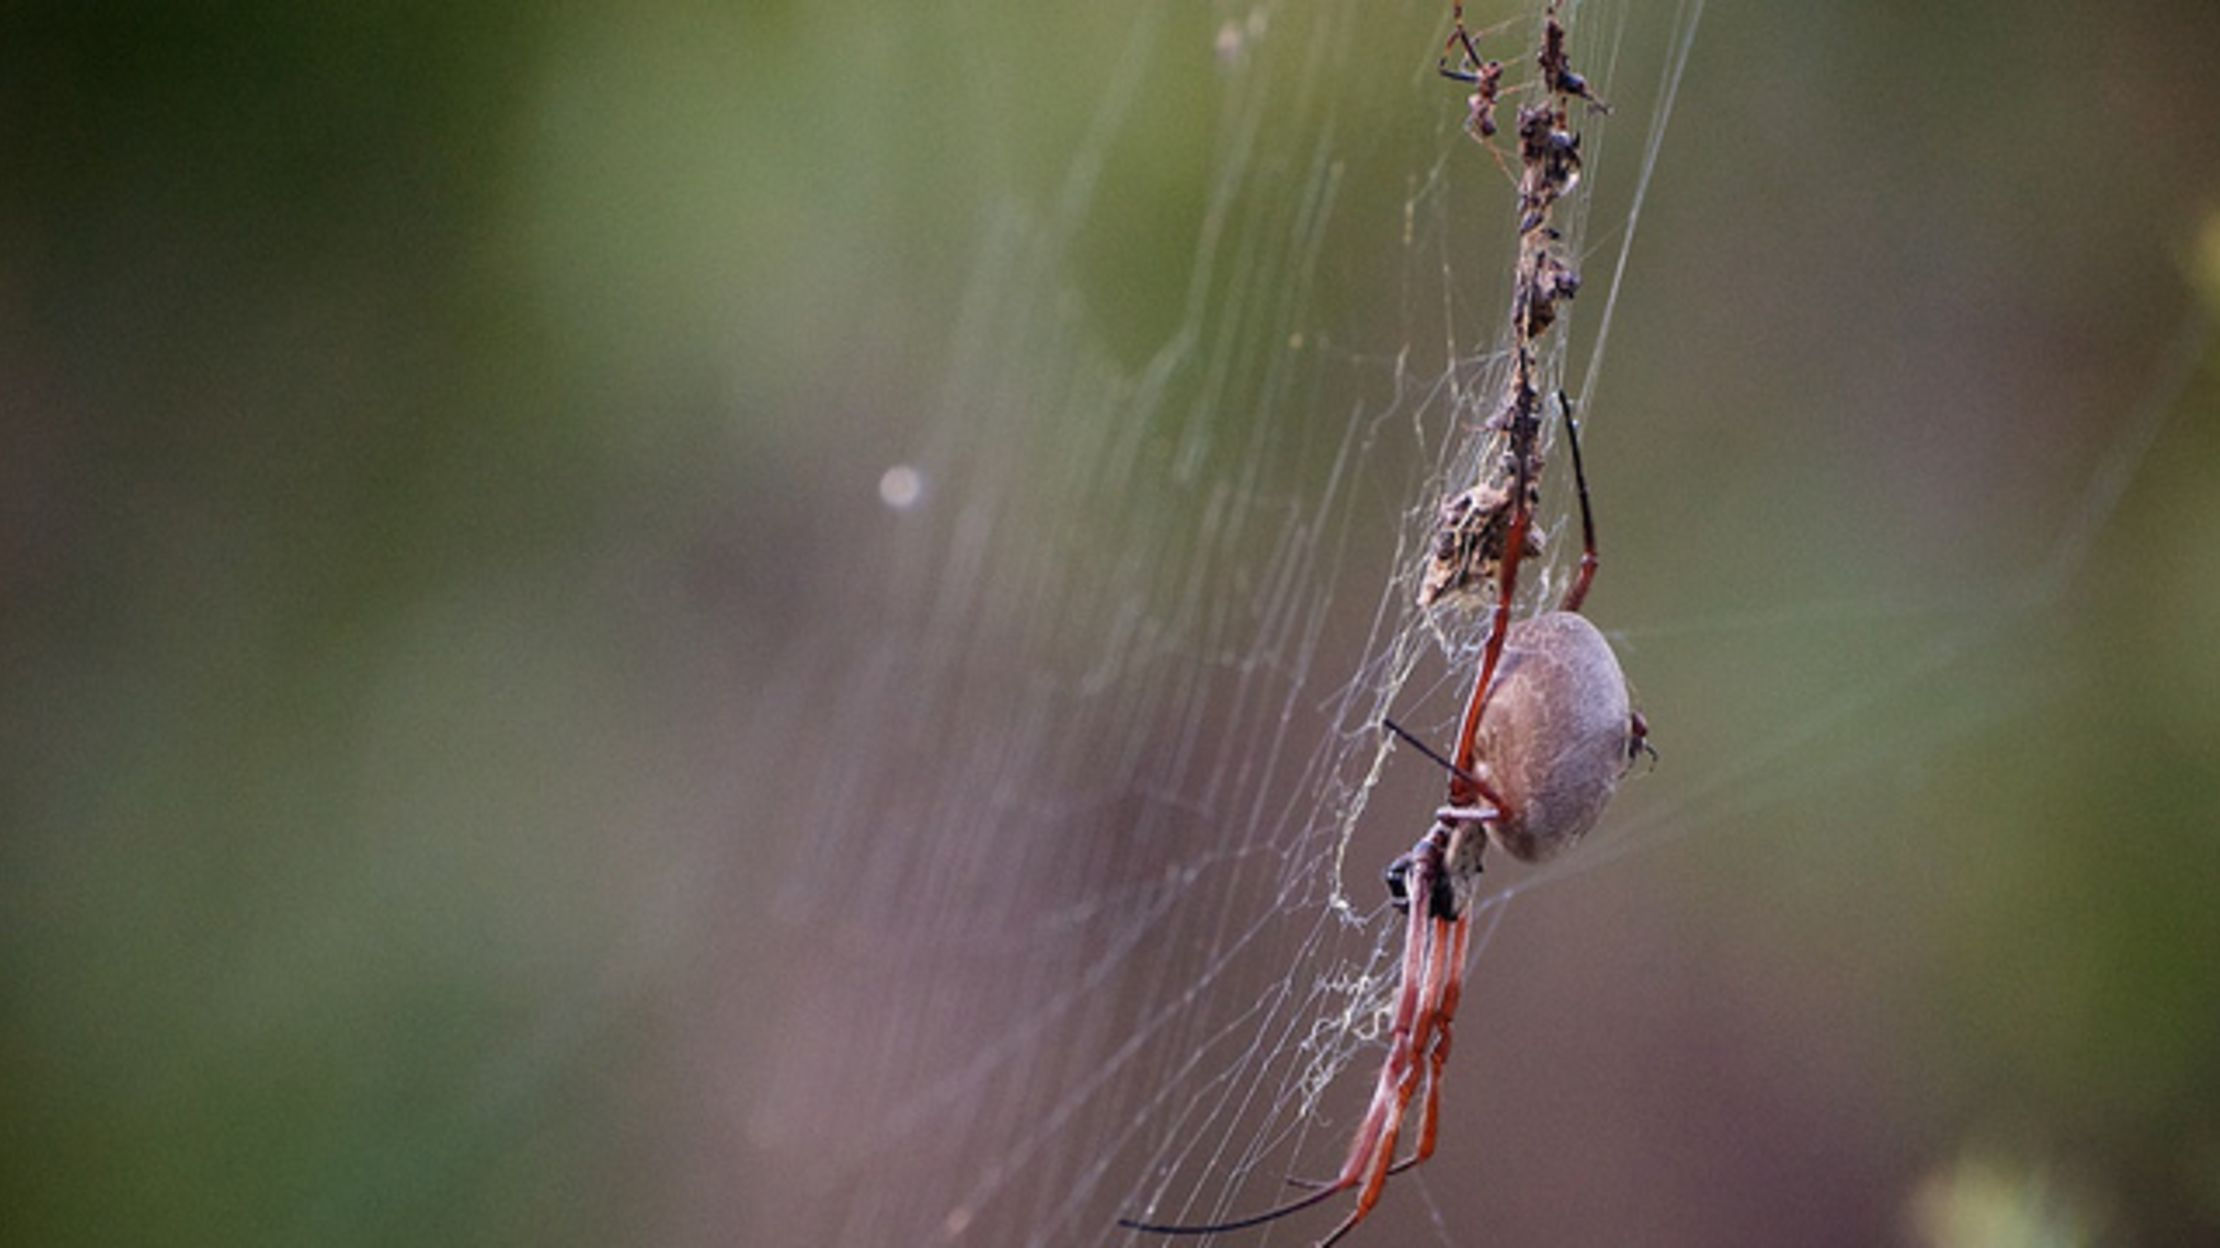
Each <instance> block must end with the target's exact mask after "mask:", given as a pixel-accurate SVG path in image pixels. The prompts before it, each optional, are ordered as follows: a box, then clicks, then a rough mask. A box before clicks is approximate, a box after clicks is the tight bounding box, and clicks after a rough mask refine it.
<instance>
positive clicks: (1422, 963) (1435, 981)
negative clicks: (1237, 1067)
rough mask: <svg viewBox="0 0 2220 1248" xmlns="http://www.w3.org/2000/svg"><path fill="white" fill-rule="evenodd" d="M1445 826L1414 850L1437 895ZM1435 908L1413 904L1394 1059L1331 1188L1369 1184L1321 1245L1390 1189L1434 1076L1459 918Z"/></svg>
mask: <svg viewBox="0 0 2220 1248" xmlns="http://www.w3.org/2000/svg"><path fill="white" fill-rule="evenodd" d="M1440 831H1442V825H1440V824H1436V825H1435V827H1434V828H1433V829H1432V830H1431V831H1429V832H1428V834H1427V837H1426V839H1425V840H1424V841H1421V842H1420V848H1419V849H1417V850H1414V851H1413V852H1412V854H1411V859H1412V861H1411V868H1410V873H1409V885H1408V886H1409V888H1410V891H1411V893H1412V895H1414V896H1416V895H1421V894H1424V895H1428V896H1431V895H1432V894H1433V893H1434V892H1435V890H1436V885H1437V883H1438V881H1439V880H1440V878H1441V876H1442V874H1443V867H1444V861H1443V850H1444V845H1443V841H1442V838H1439V837H1437V836H1436V833H1438V832H1440ZM1431 911H1432V907H1431V906H1428V907H1427V908H1425V909H1423V910H1422V909H1420V908H1419V907H1417V906H1413V907H1411V922H1410V927H1409V929H1408V931H1407V932H1406V933H1405V936H1404V944H1403V990H1402V994H1401V997H1400V998H1399V1000H1398V1001H1397V1004H1396V1011H1395V1015H1396V1016H1395V1031H1394V1039H1393V1040H1392V1041H1390V1043H1389V1046H1388V1056H1387V1060H1386V1061H1385V1062H1384V1063H1382V1064H1381V1067H1380V1082H1379V1086H1378V1087H1377V1088H1375V1089H1374V1090H1373V1093H1372V1107H1371V1108H1370V1109H1369V1110H1368V1111H1366V1113H1365V1117H1364V1124H1363V1125H1362V1126H1360V1127H1359V1128H1358V1129H1357V1136H1356V1139H1355V1140H1353V1141H1351V1143H1350V1149H1349V1159H1348V1161H1346V1162H1344V1163H1343V1164H1342V1167H1341V1174H1340V1175H1339V1177H1337V1178H1336V1179H1335V1180H1334V1184H1333V1186H1332V1187H1330V1188H1328V1189H1327V1190H1328V1191H1335V1190H1339V1189H1341V1188H1344V1187H1354V1186H1356V1185H1357V1183H1358V1182H1359V1181H1360V1180H1361V1181H1362V1183H1363V1187H1362V1189H1361V1190H1360V1191H1359V1192H1358V1194H1357V1203H1356V1205H1355V1206H1354V1207H1353V1208H1351V1209H1350V1210H1349V1216H1348V1217H1346V1218H1343V1219H1342V1220H1341V1224H1340V1225H1338V1226H1336V1227H1334V1229H1333V1230H1331V1231H1328V1232H1327V1233H1326V1237H1325V1238H1324V1239H1321V1240H1319V1241H1318V1244H1317V1248H1330V1245H1332V1244H1333V1243H1334V1242H1335V1241H1337V1240H1339V1239H1340V1238H1341V1237H1342V1236H1344V1235H1346V1234H1348V1233H1349V1232H1350V1230H1352V1229H1353V1228H1354V1227H1355V1226H1356V1225H1357V1223H1359V1222H1362V1221H1364V1219H1365V1215H1367V1214H1369V1213H1371V1212H1372V1207H1373V1206H1374V1205H1377V1204H1379V1203H1380V1193H1381V1192H1382V1191H1383V1190H1385V1189H1386V1187H1387V1180H1388V1175H1389V1174H1390V1173H1392V1171H1393V1169H1394V1162H1395V1142H1396V1139H1397V1138H1398V1137H1399V1136H1400V1135H1401V1134H1402V1130H1403V1116H1404V1114H1405V1113H1406V1112H1408V1111H1409V1109H1410V1105H1411V1100H1412V1099H1413V1098H1414V1097H1415V1096H1417V1094H1418V1085H1419V1082H1420V1081H1421V1080H1422V1079H1424V1078H1426V1077H1427V1070H1428V1068H1427V1067H1426V1065H1424V1064H1423V1063H1421V1062H1420V1060H1419V1057H1420V1055H1421V1054H1422V1053H1425V1052H1427V1051H1428V1050H1429V1049H1430V1048H1431V1047H1432V1043H1433V1031H1434V1025H1435V1023H1436V1022H1437V1021H1439V1019H1440V1017H1441V993H1442V991H1443V987H1444V976H1445V967H1444V965H1443V958H1444V955H1445V954H1446V953H1447V952H1448V950H1447V948H1446V946H1445V944H1444V942H1443V941H1442V940H1441V939H1440V934H1441V933H1442V932H1443V931H1445V930H1447V929H1448V928H1450V927H1453V926H1454V924H1453V923H1450V922H1447V921H1445V920H1442V919H1438V918H1435V917H1433V915H1432V913H1431Z"/></svg>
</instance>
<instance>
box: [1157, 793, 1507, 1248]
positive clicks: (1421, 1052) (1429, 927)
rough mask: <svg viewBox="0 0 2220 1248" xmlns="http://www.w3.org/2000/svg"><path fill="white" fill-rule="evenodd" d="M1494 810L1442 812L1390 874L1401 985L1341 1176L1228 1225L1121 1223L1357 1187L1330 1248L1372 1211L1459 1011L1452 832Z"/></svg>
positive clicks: (1427, 1125)
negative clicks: (1401, 915)
mask: <svg viewBox="0 0 2220 1248" xmlns="http://www.w3.org/2000/svg"><path fill="white" fill-rule="evenodd" d="M1473 784H1474V785H1475V786H1476V787H1477V788H1479V789H1481V790H1483V791H1484V790H1485V789H1486V786H1485V785H1481V784H1479V782H1478V780H1477V779H1474V780H1473ZM1493 813H1494V809H1493V808H1492V807H1476V808H1471V809H1464V808H1444V809H1443V810H1442V811H1440V812H1439V813H1437V814H1436V816H1435V820H1434V826H1433V827H1431V828H1429V829H1428V830H1427V833H1426V835H1425V836H1424V837H1423V838H1421V839H1420V841H1419V843H1418V844H1417V845H1416V846H1414V847H1412V849H1411V852H1410V853H1409V854H1407V855H1405V856H1404V858H1402V859H1401V860H1399V861H1398V863H1397V866H1396V868H1395V871H1394V874H1393V875H1392V876H1391V880H1392V881H1393V883H1392V885H1391V887H1394V888H1395V890H1396V892H1397V894H1398V895H1399V896H1402V897H1404V898H1406V899H1407V900H1408V903H1409V913H1410V919H1409V924H1408V927H1407V929H1406V932H1405V935H1404V940H1403V965H1402V969H1401V975H1402V981H1401V984H1400V986H1399V987H1398V989H1397V995H1396V1002H1395V1014H1394V1021H1393V1023H1392V1025H1391V1033H1390V1039H1389V1041H1388V1055H1387V1059H1386V1060H1385V1061H1384V1062H1382V1063H1381V1066H1380V1079H1379V1083H1378V1084H1377V1086H1375V1087H1374V1089H1373V1093H1372V1103H1371V1104H1370V1105H1369V1106H1368V1107H1367V1108H1366V1110H1365V1115H1364V1121H1363V1122H1362V1123H1361V1124H1359V1126H1358V1127H1357V1131H1356V1135H1355V1137H1354V1138H1353V1139H1352V1140H1351V1141H1350V1145H1349V1155H1348V1158H1347V1160H1346V1161H1344V1162H1343V1163H1342V1166H1341V1172H1340V1173H1339V1174H1337V1175H1335V1176H1334V1178H1333V1180H1332V1181H1331V1182H1328V1183H1325V1184H1323V1185H1321V1186H1320V1187H1319V1188H1318V1190H1316V1191H1314V1192H1312V1193H1310V1194H1309V1195H1307V1196H1304V1197H1303V1198H1302V1199H1300V1200H1295V1201H1291V1202H1289V1203H1287V1204H1284V1205H1281V1206H1279V1207H1277V1208H1274V1209H1269V1210H1266V1211H1265V1212H1263V1213H1259V1214H1255V1215H1252V1216H1250V1217H1246V1218H1239V1219H1236V1220H1234V1221H1230V1222H1212V1223H1207V1224H1196V1225H1174V1224H1166V1223H1151V1222H1140V1221H1136V1220H1134V1219H1131V1218H1121V1219H1119V1220H1118V1224H1119V1225H1120V1226H1123V1227H1126V1228H1127V1229H1129V1230H1136V1231H1145V1232H1149V1233H1152V1234H1158V1235H1208V1234H1216V1233H1218V1232H1221V1231H1237V1230H1241V1229H1243V1228H1245V1227H1251V1226H1257V1225H1259V1224H1261V1223H1265V1222H1270V1221H1273V1220H1275V1219H1278V1218H1283V1217H1286V1216H1287V1215H1288V1214H1291V1213H1296V1212H1299V1211H1301V1210H1304V1209H1308V1208H1310V1207H1311V1206H1312V1205H1316V1204H1319V1203H1320V1202H1322V1201H1325V1200H1327V1199H1328V1198H1330V1197H1332V1196H1335V1195H1337V1194H1339V1193H1341V1192H1345V1191H1348V1190H1349V1189H1350V1188H1354V1187H1360V1185H1361V1190H1360V1191H1359V1193H1358V1195H1357V1202H1356V1206H1355V1207H1354V1208H1353V1209H1351V1210H1350V1211H1349V1216H1348V1217H1347V1218H1344V1219H1343V1220H1342V1222H1341V1224H1340V1225H1339V1226H1336V1227H1335V1228H1334V1229H1333V1230H1332V1231H1331V1232H1329V1233H1328V1234H1327V1235H1326V1237H1325V1238H1324V1239H1321V1240H1319V1241H1318V1248H1327V1245H1330V1244H1332V1243H1334V1242H1335V1241H1336V1240H1338V1239H1340V1238H1341V1237H1342V1236H1343V1235H1345V1234H1347V1233H1348V1232H1349V1230H1350V1229H1351V1228H1352V1227H1354V1226H1356V1225H1357V1223H1359V1222H1362V1221H1363V1220H1364V1218H1365V1215H1366V1214H1368V1213H1370V1212H1372V1207H1373V1206H1374V1205H1376V1204H1378V1203H1379V1200H1380V1193H1381V1191H1382V1190H1383V1189H1384V1188H1385V1187H1386V1186H1387V1178H1388V1175H1389V1174H1391V1173H1393V1172H1394V1171H1395V1170H1397V1169H1401V1168H1402V1167H1400V1166H1397V1165H1395V1144H1396V1141H1397V1139H1399V1138H1400V1137H1401V1135H1402V1131H1403V1120H1404V1117H1405V1115H1406V1114H1407V1113H1408V1112H1409V1110H1410V1105H1411V1101H1412V1100H1413V1099H1415V1098H1416V1096H1417V1094H1418V1085H1419V1083H1420V1081H1421V1080H1425V1081H1426V1082H1427V1083H1428V1084H1429V1088H1430V1089H1431V1088H1432V1087H1433V1086H1435V1085H1438V1083H1439V1080H1440V1076H1441V1064H1442V1061H1443V1060H1445V1059H1446V1058H1447V1057H1448V1049H1447V1046H1446V1044H1445V1043H1444V1040H1445V1039H1446V1034H1447V1028H1448V1023H1449V1015H1450V1014H1451V1013H1453V1012H1454V1011H1455V1009H1456V1002H1457V996H1458V993H1459V990H1460V987H1461V984H1462V980H1463V967H1464V951H1465V948H1466V937H1465V933H1466V932H1467V931H1469V930H1470V920H1468V919H1464V918H1461V917H1460V918H1452V917H1449V916H1450V915H1451V914H1453V913H1455V911H1456V910H1457V909H1459V908H1461V907H1459V906H1458V899H1457V898H1456V897H1455V895H1454V893H1453V891H1452V890H1451V889H1450V887H1449V883H1450V881H1449V878H1448V874H1447V872H1448V861H1447V855H1448V853H1449V850H1450V846H1451V844H1452V842H1453V841H1454V839H1455V838H1456V837H1458V836H1460V835H1463V836H1480V835H1484V833H1483V832H1482V831H1481V828H1480V825H1479V820H1480V819H1481V818H1482V817H1483V816H1486V815H1492V814H1493ZM1468 820H1469V822H1468ZM1437 1103H1438V1102H1437V1099H1436V1097H1435V1095H1434V1094H1433V1092H1432V1091H1431V1090H1429V1093H1428V1096H1427V1101H1426V1109H1425V1111H1424V1117H1423V1118H1422V1119H1421V1128H1420V1131H1421V1137H1422V1138H1421V1142H1420V1146H1421V1147H1422V1148H1423V1149H1425V1151H1427V1152H1431V1151H1432V1136H1433V1134H1434V1127H1433V1124H1434V1121H1435V1111H1436V1106H1437Z"/></svg>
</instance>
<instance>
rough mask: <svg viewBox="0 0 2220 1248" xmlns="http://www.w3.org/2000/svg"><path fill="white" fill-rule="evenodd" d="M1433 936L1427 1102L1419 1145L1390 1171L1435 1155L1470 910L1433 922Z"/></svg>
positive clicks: (1469, 929)
mask: <svg viewBox="0 0 2220 1248" xmlns="http://www.w3.org/2000/svg"><path fill="white" fill-rule="evenodd" d="M1435 927H1436V939H1437V940H1438V941H1440V942H1442V943H1443V945H1444V946H1445V947H1444V948H1443V949H1442V950H1441V951H1440V953H1439V954H1438V955H1437V958H1438V962H1437V965H1439V966H1440V967H1441V968H1442V988H1441V1003H1440V1004H1439V1005H1438V1006H1436V1007H1435V1009H1434V1014H1435V1019H1434V1045H1433V1047H1432V1048H1431V1049H1429V1050H1427V1053H1426V1105H1425V1108H1424V1109H1422V1110H1420V1111H1419V1118H1418V1147H1417V1148H1416V1149H1415V1150H1414V1151H1413V1152H1412V1153H1411V1155H1410V1156H1408V1157H1405V1158H1404V1159H1403V1160H1401V1161H1399V1162H1396V1163H1395V1164H1394V1165H1392V1166H1390V1167H1388V1173H1389V1174H1401V1173H1402V1172H1403V1171H1405V1170H1408V1169H1410V1168H1411V1167H1412V1166H1416V1165H1419V1164H1421V1163H1423V1162H1424V1161H1425V1160H1426V1159H1427V1158H1429V1157H1431V1156H1433V1155H1434V1142H1435V1137H1436V1134H1437V1132H1438V1130H1439V1128H1440V1126H1441V1076H1442V1069H1443V1068H1444V1067H1445V1066H1447V1065H1448V1063H1449V1040H1450V1024H1451V1023H1453V1022H1455V1021H1456V1018H1457V1001H1458V998H1460V997H1462V996H1463V995H1464V986H1465V954H1466V952H1467V951H1468V950H1469V949H1470V948H1471V946H1472V914H1471V912H1469V911H1467V912H1466V913H1464V914H1461V915H1458V916H1457V917H1456V918H1455V919H1451V920H1449V921H1447V922H1439V923H1436V924H1435Z"/></svg>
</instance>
